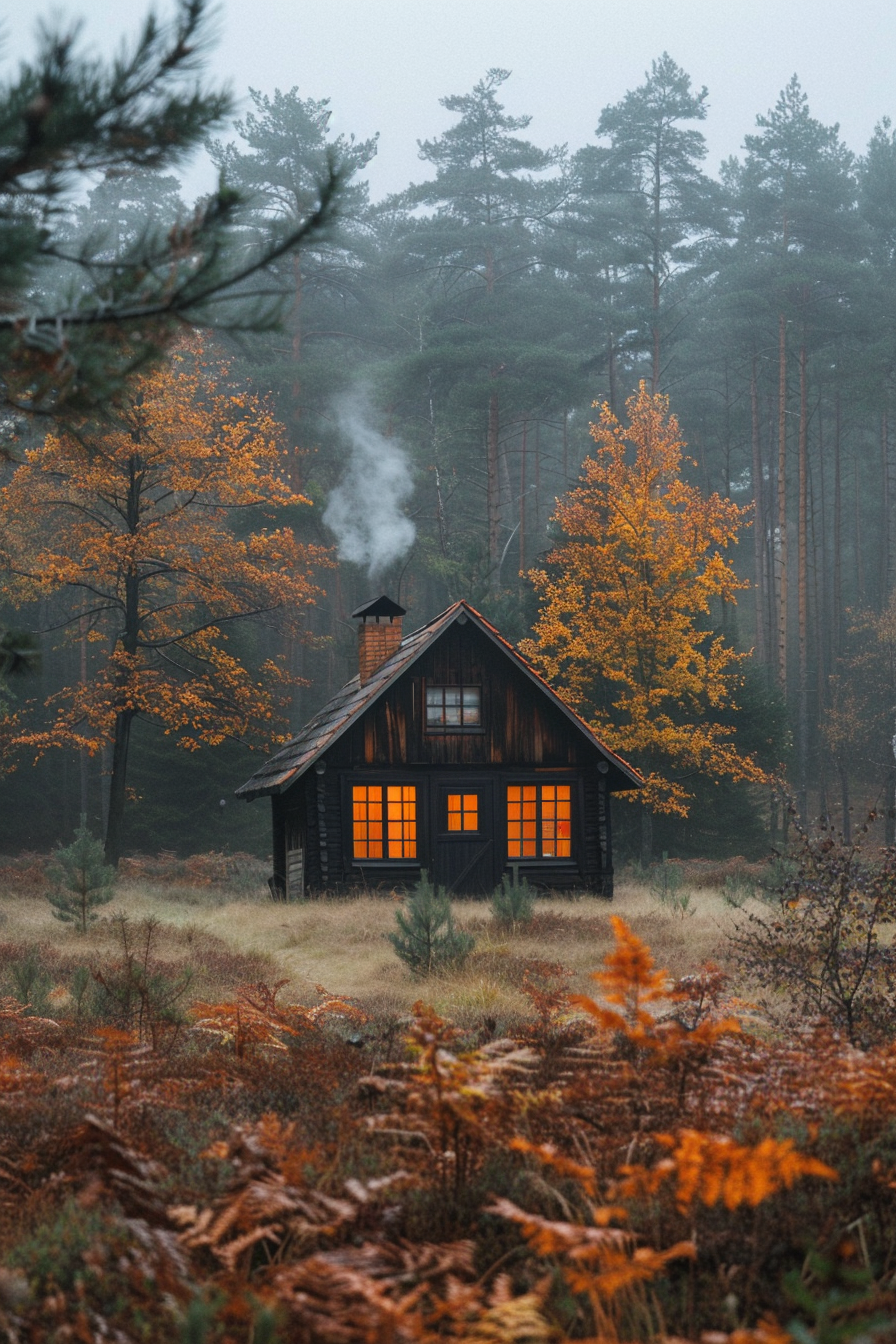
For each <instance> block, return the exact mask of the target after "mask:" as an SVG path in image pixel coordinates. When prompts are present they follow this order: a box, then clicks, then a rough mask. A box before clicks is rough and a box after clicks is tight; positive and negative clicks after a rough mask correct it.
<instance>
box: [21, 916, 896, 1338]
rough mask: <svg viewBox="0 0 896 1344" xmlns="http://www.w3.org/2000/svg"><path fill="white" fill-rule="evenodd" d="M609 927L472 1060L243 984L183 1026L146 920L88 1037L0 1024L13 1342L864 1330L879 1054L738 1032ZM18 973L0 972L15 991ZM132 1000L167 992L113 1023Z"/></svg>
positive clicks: (62, 1019)
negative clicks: (607, 934)
mask: <svg viewBox="0 0 896 1344" xmlns="http://www.w3.org/2000/svg"><path fill="white" fill-rule="evenodd" d="M614 931H615V936H616V945H615V948H614V949H613V951H612V952H611V953H610V955H609V956H608V957H607V959H606V962H605V965H604V968H603V969H602V970H601V971H599V972H598V973H597V974H596V975H595V977H594V979H595V989H596V993H595V996H594V998H590V997H587V996H579V997H577V998H576V997H570V996H569V995H568V993H567V992H566V990H565V988H564V985H563V981H564V979H565V977H564V976H563V974H562V968H559V967H550V966H547V965H543V966H537V967H533V973H532V975H531V977H530V978H529V981H528V984H529V993H530V997H531V999H532V1003H533V1008H534V1010H535V1011H534V1013H533V1016H532V1017H531V1018H530V1019H528V1020H524V1021H520V1022H519V1023H518V1025H517V1026H516V1027H515V1028H513V1029H512V1030H511V1031H510V1032H509V1033H508V1034H507V1035H506V1036H504V1037H495V1036H494V1035H492V1036H491V1037H489V1033H488V1030H487V1029H485V1030H484V1035H485V1039H483V1038H482V1034H480V1038H479V1039H478V1040H477V1039H475V1033H474V1034H473V1035H472V1036H471V1034H470V1033H469V1032H467V1033H466V1034H465V1033H463V1032H461V1031H460V1030H459V1029H458V1028H457V1027H456V1026H453V1025H452V1024H451V1023H449V1022H447V1021H445V1020H444V1019H443V1018H441V1017H440V1016H439V1015H438V1014H436V1013H435V1012H434V1011H433V1010H432V1009H431V1008H429V1007H427V1006H426V1005H425V1004H422V1003H421V1004H418V1005H417V1006H416V1008H415V1010H414V1015H413V1017H412V1018H411V1019H410V1020H409V1021H407V1022H406V1023H404V1024H403V1031H400V1032H398V1033H396V1031H395V1030H394V1028H395V1026H396V1024H395V1023H394V1022H390V1021H388V1020H387V1019H385V1018H383V1017H382V1016H381V1015H377V1014H375V1013H373V1014H372V1013H371V1011H370V1010H365V1009H364V1008H363V1007H362V1006H361V1005H360V1004H357V1003H354V1002H352V1001H350V1000H346V999H340V998H338V997H334V996H331V995H327V994H326V992H325V991H322V990H319V991H318V993H317V996H316V999H315V998H314V997H312V1000H311V1001H310V1002H309V1001H308V1000H307V997H306V1001H305V1002H304V1003H296V1002H294V1001H291V996H290V993H289V986H288V985H287V984H283V983H281V984H279V985H267V984H265V983H262V982H259V981H258V980H257V979H256V980H251V981H246V982H244V983H242V984H241V983H239V981H238V980H237V981H236V982H235V983H234V984H233V987H232V989H231V990H230V992H229V994H228V995H227V996H226V997H225V998H222V999H219V1000H212V999H209V998H208V997H207V982H206V986H205V997H203V987H200V986H198V985H197V988H199V989H200V994H199V995H198V997H196V998H195V1001H194V1002H193V1003H192V1006H191V1005H190V1004H189V1003H188V1002H187V999H186V998H183V997H181V999H180V1000H178V1003H179V1008H177V1010H175V1003H174V1000H173V999H172V992H173V991H172V986H173V987H174V989H176V988H177V986H178V985H179V983H180V980H179V976H180V971H179V970H178V968H177V966H175V965H173V964H171V965H168V964H166V962H165V958H164V956H162V952H163V951H164V945H165V944H164V939H163V937H162V934H163V930H162V929H161V927H160V926H159V925H158V924H157V923H156V924H154V925H153V926H152V928H149V929H146V930H143V929H139V928H138V929H131V930H130V932H129V937H128V939H124V940H123V941H122V949H125V947H127V948H129V949H130V953H129V955H130V961H129V960H128V956H127V955H125V953H124V951H122V953H121V954H120V955H119V956H118V958H117V959H115V958H113V960H112V961H111V962H110V963H109V964H108V965H106V966H104V967H97V968H95V979H94V986H95V988H96V993H97V994H98V995H99V996H100V997H99V998H96V999H94V1000H93V1006H92V1008H91V1009H90V1011H88V1010H87V1008H86V1006H85V1005H86V1000H85V999H84V998H83V996H82V998H81V999H80V1000H78V1002H77V1005H76V1004H75V1002H74V1001H73V999H72V997H71V995H67V994H66V992H65V990H64V987H63V986H59V987H58V988H57V989H54V990H52V991H50V993H49V996H48V998H47V1002H48V1003H50V1004H52V1005H54V1011H53V1012H50V1011H49V1010H48V1009H45V1008H42V1009H41V1011H40V1012H38V1011H36V1010H35V1008H33V1007H29V1005H28V1004H27V1003H26V1002H23V1001H21V1000H18V999H16V998H15V997H14V996H11V995H7V996H6V997H5V998H3V999H2V1000H0V1036H2V1051H0V1055H2V1058H0V1113H2V1116H3V1127H2V1136H3V1137H2V1147H0V1239H2V1243H3V1247H4V1254H5V1257H6V1259H5V1268H2V1269H0V1324H2V1326H3V1328H4V1329H5V1330H6V1331H7V1333H8V1334H9V1336H10V1337H11V1338H28V1339H43V1338H73V1339H85V1340H86V1339H95V1338H117V1339H121V1340H126V1341H130V1340H140V1339H150V1338H152V1339H157V1338H166V1337H170V1338H179V1337H182V1338H193V1339H209V1340H212V1339H214V1340H220V1341H222V1344H223V1341H233V1342H234V1344H236V1342H237V1341H239V1342H240V1344H242V1342H243V1341H246V1342H247V1344H248V1341H249V1340H254V1341H257V1340H258V1339H260V1338H267V1339H271V1340H273V1339H279V1340H283V1341H286V1340H302V1341H314V1342H315V1344H316V1342H317V1341H320V1342H321V1344H349V1342H350V1341H355V1340H383V1341H389V1342H391V1341H395V1344H399V1342H402V1344H403V1342H404V1341H407V1342H408V1344H415V1342H417V1341H426V1342H427V1344H430V1342H432V1344H434V1341H436V1340H442V1339H448V1340H477V1341H492V1342H494V1341H508V1342H509V1341H522V1340H527V1341H529V1340H537V1341H544V1342H545V1344H547V1341H554V1342H555V1344H562V1341H565V1340H575V1339H590V1340H597V1339H601V1340H607V1341H628V1340H635V1339H638V1340H660V1339H665V1338H669V1337H670V1336H674V1337H677V1338H689V1339H695V1340H696V1339H698V1338H699V1337H700V1336H701V1333H703V1332H706V1331H710V1332H712V1333H711V1338H712V1339H713V1340H714V1341H718V1344H728V1341H731V1344H748V1342H749V1341H755V1344H784V1341H786V1340H788V1339H790V1338H791V1337H793V1335H792V1333H791V1332H792V1331H801V1332H802V1333H799V1335H798V1337H799V1338H800V1339H805V1338H816V1336H815V1335H814V1334H811V1332H810V1334H807V1333H806V1329H807V1328H808V1327H809V1326H812V1325H813V1324H814V1321H815V1319H816V1318H817V1317H818V1316H826V1318H828V1319H831V1320H832V1321H833V1322H834V1323H835V1325H836V1327H837V1328H838V1329H842V1330H843V1331H845V1333H842V1334H838V1335H837V1338H844V1339H845V1338H849V1337H850V1332H851V1331H852V1330H853V1329H854V1330H855V1331H856V1332H859V1333H860V1332H861V1330H862V1329H863V1328H865V1326H867V1325H868V1324H869V1323H870V1322H873V1321H874V1320H876V1319H878V1315H879V1313H880V1311H881V1310H882V1309H885V1308H886V1305H887V1303H888V1301H889V1298H888V1291H889V1290H888V1289H887V1286H886V1285H887V1282H888V1277H889V1276H890V1275H892V1273H893V1270H894V1268H896V1265H894V1263H893V1252H892V1248H891V1246H890V1241H891V1238H890V1236H889V1233H888V1231H887V1228H888V1226H889V1224H888V1215H887V1209H888V1208H889V1207H890V1205H891V1203H892V1182H893V1173H894V1170H896V1150H894V1148H893V1142H892V1130H893V1122H894V1120H896V1103H894V1097H896V1053H894V1051H893V1049H892V1047H890V1046H884V1047H880V1048H879V1049H876V1050H873V1051H870V1052H868V1053H867V1054H864V1055H862V1054H860V1053H859V1052H857V1051H855V1050H853V1049H852V1048H851V1047H849V1046H848V1045H846V1044H844V1043H843V1042H842V1041H840V1040H839V1039H838V1038H837V1037H836V1036H835V1035H834V1034H832V1033H831V1032H830V1030H829V1029H826V1028H825V1027H823V1026H818V1027H816V1028H814V1029H813V1030H812V1031H811V1032H810V1033H809V1034H808V1035H807V1036H806V1038H805V1039H804V1040H797V1041H790V1042H778V1043H775V1042H774V1041H772V1040H770V1039H769V1038H768V1036H767V1034H764V1035H763V1036H756V1035H754V1034H752V1033H751V1032H750V1031H749V1030H747V1029H746V1027H745V1025H744V1023H743V1022H742V1021H739V1020H738V1017H737V1015H736V1013H735V1012H733V1011H732V1008H734V1007H736V1005H732V1004H730V1003H729V1002H728V1001H727V992H728V991H727V986H726V982H725V977H724V976H723V975H722V973H721V972H719V971H718V970H717V969H716V968H712V967H709V968H706V969H705V970H703V971H700V972H698V973H696V974H695V975H693V976H690V977H688V978H687V979H686V980H684V981H681V982H679V983H678V984H674V983H672V982H671V981H670V980H669V978H668V977H667V976H666V975H665V973H664V972H663V971H662V970H660V969H658V968H657V967H656V966H655V965H654V963H653V960H652V957H651V954H650V952H649V950H648V949H647V947H646V946H645V945H644V944H643V943H642V942H641V941H640V940H639V939H638V938H637V937H636V936H635V934H634V933H633V932H632V930H631V929H630V928H629V927H628V926H627V925H626V924H625V923H624V922H623V921H622V920H620V919H616V920H614ZM19 952H21V949H20V950H19ZM16 954H17V953H16V949H15V948H14V947H12V946H11V945H0V980H2V981H3V982H4V984H5V983H6V982H7V980H8V977H9V973H10V968H13V969H14V957H15V955H16ZM214 955H215V953H214V947H213V946H212V944H211V943H209V944H208V946H205V947H204V949H203V955H202V956H201V957H199V958H198V959H197V961H196V965H197V968H201V967H202V966H203V965H204V964H211V963H212V962H213V961H214ZM230 957H231V963H230V969H229V972H228V973H229V974H231V975H235V976H238V975H239V974H240V973H241V971H242V970H245V971H249V973H250V974H251V969H250V963H249V962H248V961H247V963H246V966H245V968H243V967H242V966H241V964H240V959H239V956H237V955H236V954H230ZM222 964H223V963H222ZM129 968H130V969H129ZM54 973H55V975H56V976H57V977H61V978H62V979H63V980H64V978H65V969H64V967H63V966H62V965H61V964H60V963H59V962H58V961H57V962H56V963H55V967H54ZM128 975H130V976H131V983H132V986H139V985H140V984H141V983H143V984H144V985H147V986H148V985H149V984H150V983H151V984H152V985H154V986H155V988H154V989H153V990H151V991H150V990H146V991H145V992H143V993H142V995H141V993H139V992H137V991H136V990H135V992H134V994H133V995H132V996H131V997H130V998H128V997H127V996H126V995H125V994H123V993H122V992H121V987H122V986H123V985H124V984H125V982H126V980H127V976H128ZM141 976H142V977H143V979H142V981H141ZM166 983H167V984H168V987H169V991H172V992H169V993H168V995H167V997H166V994H165V992H164V987H165V985H166ZM104 985H107V986H114V985H118V986H119V992H118V993H117V995H110V994H108V993H105V991H104V989H103V986H104ZM402 1037H403V1039H402ZM860 1155H861V1160H859V1156H860ZM857 1226H861V1229H862V1230H861V1234H860V1235H859V1234H858V1233H857V1232H856V1231H855V1229H856V1227H857ZM807 1252H810V1253H811V1259H809V1260H807ZM806 1265H811V1266H812V1270H811V1273H808V1272H807V1271H806V1269H805V1266H806ZM801 1267H803V1275H802V1277H800V1273H799V1271H800V1268H801ZM789 1273H795V1274H796V1276H797V1279H796V1282H797V1284H798V1290H794V1292H791V1290H790V1288H789V1287H788V1284H789V1283H790V1281H791V1280H790V1279H789V1278H788V1274H789ZM846 1283H851V1284H852V1288H851V1290H850V1295H849V1297H848V1298H847V1297H845V1296H844V1292H843V1289H842V1285H843V1284H846ZM857 1285H858V1286H857ZM838 1304H839V1305H838ZM813 1313H814V1314H813ZM704 1337H707V1336H705V1335H704Z"/></svg>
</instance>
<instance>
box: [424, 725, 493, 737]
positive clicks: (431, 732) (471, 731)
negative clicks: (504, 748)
mask: <svg viewBox="0 0 896 1344" xmlns="http://www.w3.org/2000/svg"><path fill="white" fill-rule="evenodd" d="M423 732H424V735H425V736H426V737H484V736H485V729H484V728H463V727H461V728H454V727H451V726H450V725H446V726H444V727H438V728H435V727H432V726H431V725H430V724H427V725H426V726H425V727H424V729H423Z"/></svg>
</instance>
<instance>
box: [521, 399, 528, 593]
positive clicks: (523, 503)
mask: <svg viewBox="0 0 896 1344" xmlns="http://www.w3.org/2000/svg"><path fill="white" fill-rule="evenodd" d="M528 451H529V421H528V419H526V418H525V417H524V419H523V435H522V443H521V445H520V579H522V576H523V575H524V574H525V572H526V490H527V485H526V476H527V470H526V467H527V463H526V458H527V456H528Z"/></svg>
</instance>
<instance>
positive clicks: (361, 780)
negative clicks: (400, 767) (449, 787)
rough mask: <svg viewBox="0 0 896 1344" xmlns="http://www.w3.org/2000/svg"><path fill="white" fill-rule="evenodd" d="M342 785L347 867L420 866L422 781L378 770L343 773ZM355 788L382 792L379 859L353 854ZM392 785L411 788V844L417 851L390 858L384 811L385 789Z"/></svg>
mask: <svg viewBox="0 0 896 1344" xmlns="http://www.w3.org/2000/svg"><path fill="white" fill-rule="evenodd" d="M343 787H344V795H343V798H344V801H343V814H344V818H345V820H344V823H343V824H344V826H345V832H344V833H345V835H346V836H347V838H348V844H347V845H346V846H345V849H346V851H348V853H347V857H348V862H349V863H350V865H351V867H352V868H421V867H422V865H423V861H422V859H421V854H422V853H423V845H424V829H423V828H424V818H425V816H426V805H427V804H426V790H425V782H424V781H423V780H420V779H413V778H410V779H409V778H408V776H407V775H406V774H405V773H404V772H402V774H400V775H392V774H389V775H388V776H384V775H383V774H382V773H380V772H378V773H377V774H376V775H360V774H351V775H348V776H345V777H344V778H343ZM356 788H364V789H382V790H383V795H382V810H383V816H382V823H381V824H382V829H383V837H382V845H383V857H382V858H379V859H371V858H357V857H356V856H355V832H354V827H355V817H354V790H355V789H356ZM395 788H400V789H408V788H412V789H414V790H415V797H414V806H415V817H414V824H415V828H416V829H415V837H414V845H415V848H416V851H417V852H416V854H415V855H414V857H413V858H411V857H405V856H403V857H401V858H397V857H393V858H390V856H389V854H388V852H387V851H388V846H389V815H388V801H389V800H388V792H387V790H389V789H395Z"/></svg>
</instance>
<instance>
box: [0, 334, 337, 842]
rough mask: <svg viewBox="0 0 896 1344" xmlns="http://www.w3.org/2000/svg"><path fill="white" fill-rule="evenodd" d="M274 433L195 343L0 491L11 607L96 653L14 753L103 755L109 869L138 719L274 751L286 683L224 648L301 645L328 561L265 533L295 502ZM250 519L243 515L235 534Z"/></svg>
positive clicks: (20, 730)
mask: <svg viewBox="0 0 896 1344" xmlns="http://www.w3.org/2000/svg"><path fill="white" fill-rule="evenodd" d="M283 436H284V431H283V429H282V427H281V426H280V425H279V424H278V423H277V422H276V421H275V420H274V419H273V417H272V415H271V414H270V412H269V411H268V410H267V409H266V408H265V406H264V404H263V403H262V402H261V401H259V399H258V398H256V397H254V396H251V395H248V394H245V393H243V392H241V391H240V390H239V389H238V388H237V387H236V386H235V385H234V384H233V383H232V382H230V381H229V374H228V370H227V366H226V364H222V363H221V362H220V361H207V360H206V359H205V357H204V354H203V351H202V348H201V347H200V346H199V344H198V343H197V342H196V341H191V342H189V343H184V344H183V345H181V346H180V347H179V348H178V349H177V350H176V351H175V352H174V353H173V354H172V356H171V357H170V358H169V360H168V362H167V363H166V364H165V365H164V366H162V367H160V368H158V369H156V370H154V371H153V372H151V373H148V374H146V375H145V376H143V377H141V378H138V379H136V380H135V381H134V382H133V383H132V384H131V385H130V387H129V388H128V390H127V391H126V392H125V393H124V394H122V396H120V397H119V398H117V399H116V402H115V404H114V405H112V406H110V407H109V408H108V410H107V414H106V416H105V418H104V419H102V420H99V419H90V420H88V419H85V420H83V421H81V422H79V423H78V422H71V423H70V425H69V427H67V428H66V429H65V430H60V431H56V432H52V433H50V434H48V436H47V438H46V440H45V442H44V443H43V445H42V446H41V447H40V448H37V449H35V450H33V451H32V452H29V453H28V454H26V457H25V460H24V461H23V462H22V463H21V464H20V465H19V466H18V467H17V468H16V469H15V471H14V473H13V475H12V479H11V480H10V482H9V483H8V484H7V485H6V487H5V488H4V489H3V490H2V491H0V546H2V551H3V559H4V561H5V563H6V567H7V572H8V575H9V578H8V581H7V582H6V584H5V596H6V597H7V599H9V600H12V601H14V602H15V603H17V604H19V605H27V604H31V603H36V602H40V603H41V610H42V611H43V613H44V614H45V617H46V621H45V624H46V625H47V626H55V627H57V628H63V629H65V630H66V631H67V632H68V634H69V637H70V638H72V639H74V640H81V641H82V645H85V644H87V642H88V641H89V646H90V650H91V656H90V666H89V672H86V673H85V667H84V663H83V661H82V672H81V675H80V677H79V678H78V679H77V680H74V681H73V682H72V683H71V684H69V685H68V686H65V687H64V688H63V689H62V690H61V691H58V692H57V693H55V694H54V695H52V696H51V697H50V698H49V699H48V700H47V701H46V702H45V704H44V705H43V707H42V709H41V710H40V711H39V714H40V717H39V718H38V719H35V717H34V713H33V710H34V707H33V706H32V707H31V709H32V712H31V714H30V715H29V712H28V709H27V707H26V709H25V710H24V711H22V712H21V713H20V714H19V715H18V716H17V717H16V719H15V721H14V724H13V740H14V742H15V743H16V744H17V745H18V746H20V747H23V748H31V749H33V750H34V751H35V753H36V754H37V755H42V754H43V753H44V752H46V751H48V750H49V749H51V748H53V747H68V748H75V749H80V750H82V751H88V752H91V753H95V752H97V751H99V750H101V749H102V747H103V746H104V745H105V744H107V743H108V744H110V745H111V748H112V751H111V778H110V795H109V809H108V825H107V830H106V837H105V845H106V857H107V860H108V861H109V862H112V863H115V862H117V860H118V857H119V855H120V852H121V843H122V819H123V814H124V806H125V799H126V793H127V790H126V780H127V768H128V754H129V745H130V737H131V728H132V725H133V722H134V720H135V719H136V718H137V717H138V716H142V717H145V718H148V719H150V720H153V721H155V722H156V723H157V724H159V725H160V726H161V727H162V729H163V730H164V732H165V733H167V734H170V735H173V736H174V737H175V738H176V739H177V740H178V742H179V744H180V745H182V746H184V747H186V748H187V749H191V750H193V749H196V748H198V747H200V746H203V745H214V744H217V743H220V742H222V741H224V740H225V739H227V738H231V739H238V740H243V741H251V740H252V739H253V738H254V739H256V740H258V741H260V742H264V743H265V744H266V745H267V744H269V743H270V741H271V738H272V737H273V736H274V735H275V733H276V729H277V722H276V721H277V712H278V702H279V696H280V692H281V690H282V689H283V688H284V686H285V685H286V684H287V683H288V680H289V678H288V673H287V672H286V671H284V669H283V668H282V667H281V666H279V665H278V664H276V663H274V662H273V661H269V662H268V663H266V664H265V666H264V667H263V668H262V669H261V672H260V674H255V675H253V673H252V672H251V671H250V670H249V668H248V667H247V666H246V665H245V664H244V663H243V662H242V661H241V659H240V658H239V656H237V654H236V653H234V652H232V651H231V650H230V649H229V648H228V631H229V630H230V629H231V627H232V626H233V625H234V624H235V623H236V622H239V621H244V620H247V619H250V618H255V619H256V620H257V619H259V618H263V619H265V620H266V621H269V622H271V621H276V622H277V624H278V625H279V626H280V627H281V628H282V627H285V628H286V629H287V631H289V632H291V633H292V634H293V635H295V636H296V637H300V636H301V633H302V620H303V617H304V615H305V613H306V612H307V608H308V606H309V605H310V604H312V603H313V602H314V600H315V597H316V596H317V593H318V589H317V588H316V587H315V584H314V580H313V571H314V568H315V566H316V565H319V564H322V563H326V562H327V559H328V557H327V552H326V551H325V550H323V549H322V548H318V547H314V546H309V545H305V544H303V543H301V542H299V540H298V539H297V538H296V536H295V534H294V532H293V531H292V529H291V528H290V527H284V526H275V525H273V514H274V511H275V510H280V509H282V508H283V507H284V506H294V505H307V504H308V500H306V499H305V498H304V497H303V496H302V495H298V494H296V493H295V492H294V491H293V490H292V489H291V488H290V486H289V485H288V484H286V483H285V481H284V480H283V478H282V474H281V472H280V469H279V468H280V464H281V461H282V456H283V453H284V449H285V447H286V445H285V443H284V438H283ZM247 514H248V515H249V518H248V520H247Z"/></svg>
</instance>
